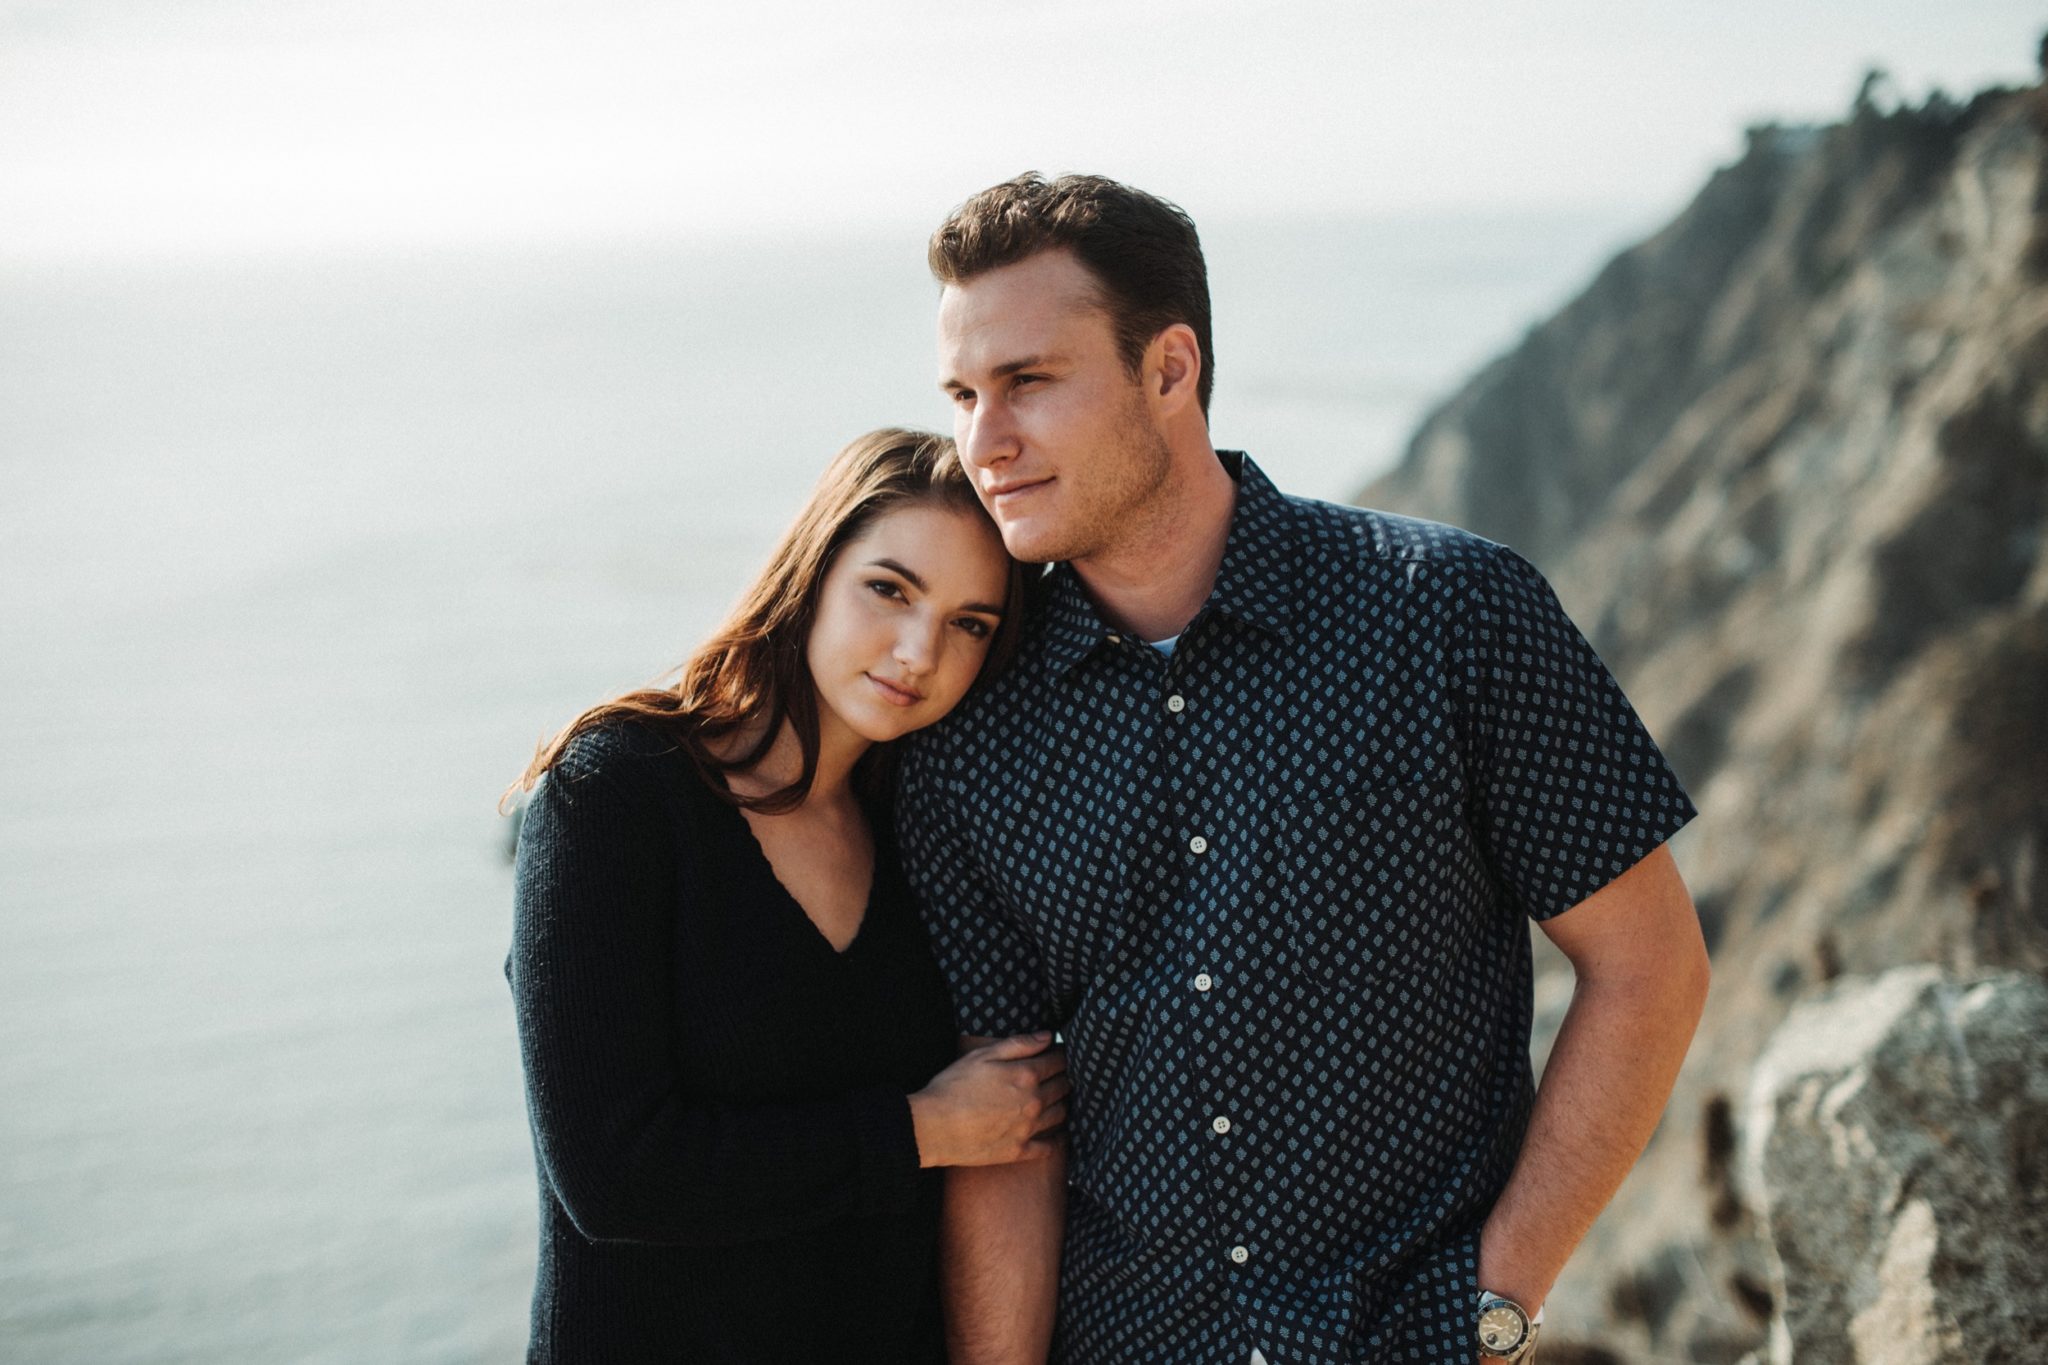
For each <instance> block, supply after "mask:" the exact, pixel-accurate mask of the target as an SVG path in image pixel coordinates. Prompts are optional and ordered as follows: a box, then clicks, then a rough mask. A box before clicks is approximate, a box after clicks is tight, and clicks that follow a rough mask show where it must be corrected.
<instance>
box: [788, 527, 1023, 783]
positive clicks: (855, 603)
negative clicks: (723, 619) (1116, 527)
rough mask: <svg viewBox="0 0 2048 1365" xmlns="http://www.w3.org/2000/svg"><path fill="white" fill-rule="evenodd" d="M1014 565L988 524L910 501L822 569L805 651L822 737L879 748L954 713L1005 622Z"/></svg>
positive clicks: (842, 547) (861, 535) (993, 529)
mask: <svg viewBox="0 0 2048 1365" xmlns="http://www.w3.org/2000/svg"><path fill="white" fill-rule="evenodd" d="M1009 581H1010V562H1009V559H1008V557H1007V556H1006V555H1005V554H1004V552H1003V542H1002V540H1001V538H1000V537H999V536H998V535H997V534H996V529H995V527H994V525H993V524H991V523H990V521H989V519H988V518H987V517H986V516H983V515H982V514H981V513H980V512H979V511H969V510H962V509H958V508H954V507H950V506H947V505H945V504H943V503H939V502H913V503H907V504H905V505H903V506H901V507H897V508H894V509H892V510H890V511H888V512H884V513H883V514H882V515H880V516H878V517H876V518H875V520H874V521H872V522H870V523H869V524H868V527H867V529H866V530H865V531H863V532H862V533H861V534H860V535H859V536H858V537H856V538H855V539H853V540H850V541H848V542H847V543H846V544H845V545H843V546H841V547H840V549H839V553H838V555H837V556H836V557H835V558H834V559H833V561H832V567H831V568H830V569H829V570H827V571H826V574H825V584H824V587H823V589H822V590H821V591H820V593H819V596H818V614H817V618H816V619H815V620H814V621H813V622H812V625H811V638H810V644H809V646H808V648H807V649H806V651H805V658H806V661H807V662H808V663H809V664H810V668H811V677H812V679H813V680H814V681H815V683H816V684H817V689H818V724H819V727H820V729H821V730H822V731H829V730H830V729H832V728H833V727H843V729H844V730H846V731H850V732H851V734H852V735H854V736H858V737H859V738H861V739H864V740H868V741H870V742H872V743H877V744H879V743H882V742H884V741H887V740H892V739H895V738H897V737H898V736H901V735H905V734H908V733H910V732H911V731H912V730H916V729H918V728H920V727H922V726H926V725H930V724H931V723H932V722H933V721H935V720H937V719H939V718H940V717H941V716H943V715H945V714H946V713H947V712H948V711H950V710H952V709H953V707H954V705H955V704H956V703H958V702H959V700H960V698H961V697H962V696H964V695H965V694H966V692H967V689H968V687H969V686H970V685H971V684H972V683H973V682H974V678H975V675H976V674H977V673H979V672H980V671H981V663H982V660H983V659H984V658H986V657H987V655H988V647H989V640H990V638H991V637H992V636H993V635H994V634H995V629H996V625H997V624H998V623H999V622H1000V621H1001V620H1002V611H1003V594H1004V591H1005V590H1006V589H1007V587H1008V586H1009Z"/></svg>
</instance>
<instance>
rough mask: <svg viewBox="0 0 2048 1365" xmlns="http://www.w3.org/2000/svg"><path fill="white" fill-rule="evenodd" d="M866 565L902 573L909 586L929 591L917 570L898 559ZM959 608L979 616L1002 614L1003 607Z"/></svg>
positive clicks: (977, 604) (977, 605)
mask: <svg viewBox="0 0 2048 1365" xmlns="http://www.w3.org/2000/svg"><path fill="white" fill-rule="evenodd" d="M868 566H869V567H870V568H875V569H887V570H888V571H889V572H890V573H895V574H902V575H903V576H904V577H905V578H907V579H909V580H910V586H911V587H913V588H916V589H917V590H918V591H919V592H930V591H931V589H930V588H927V587H926V586H925V582H924V580H923V579H922V578H920V577H918V575H917V571H916V570H915V569H912V568H911V567H910V566H909V565H907V564H904V563H902V562H901V561H899V560H894V559H870V560H869V561H868ZM960 610H962V611H971V612H975V613H977V614H978V615H981V616H996V617H1000V616H1001V615H1002V614H1003V609H1002V608H1001V607H992V606H990V605H989V604H988V603H986V602H969V603H967V604H965V605H964V606H962V607H961V608H960Z"/></svg>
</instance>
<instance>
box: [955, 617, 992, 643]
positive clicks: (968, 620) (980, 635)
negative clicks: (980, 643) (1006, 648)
mask: <svg viewBox="0 0 2048 1365" xmlns="http://www.w3.org/2000/svg"><path fill="white" fill-rule="evenodd" d="M957 624H958V625H959V627H960V629H962V630H964V631H966V632H967V633H968V634H969V635H972V636H973V637H974V638H975V639H977V640H986V639H987V638H988V637H989V636H990V634H992V632H991V631H990V630H989V625H988V622H986V621H984V620H982V619H981V618H980V617H978V616H963V617H961V618H960V620H959V621H958V622H957Z"/></svg>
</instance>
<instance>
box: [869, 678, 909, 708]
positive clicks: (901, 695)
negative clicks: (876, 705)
mask: <svg viewBox="0 0 2048 1365" xmlns="http://www.w3.org/2000/svg"><path fill="white" fill-rule="evenodd" d="M862 676H863V677H865V678H866V679H867V680H868V681H869V682H871V683H873V684H874V685H875V690H876V691H877V692H879V693H881V694H882V700H883V701H886V702H888V703H889V704H890V705H891V706H915V705H917V704H918V703H919V702H921V701H923V700H924V695H923V694H922V693H920V692H913V691H911V690H910V689H909V688H907V687H903V686H901V685H899V684H897V683H892V682H888V681H886V680H884V679H881V678H878V677H876V676H875V675H874V674H872V673H867V674H863V675H862Z"/></svg>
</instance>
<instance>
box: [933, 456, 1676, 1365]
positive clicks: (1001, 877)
mask: <svg viewBox="0 0 2048 1365" xmlns="http://www.w3.org/2000/svg"><path fill="white" fill-rule="evenodd" d="M1222 458H1223V459H1224V461H1225V463H1226V464H1227V465H1228V466H1229V467H1230V468H1231V472H1232V473H1233V475H1235V476H1236V477H1237V479H1238V495H1237V505H1236V510H1235V512H1234V514H1233V519H1232V522H1231V528H1230V535H1229V540H1228V543H1227V546H1226V548H1225V550H1224V555H1223V562H1222V565H1221V568H1220V570H1219V572H1218V574H1217V580H1216V585H1215V589H1214V592H1213V593H1212V594H1211V596H1210V598H1209V601H1208V603H1207V604H1206V605H1205V606H1204V607H1203V609H1202V611H1201V612H1200V614H1199V615H1197V616H1196V617H1195V619H1194V620H1193V621H1192V622H1190V623H1189V625H1188V627H1187V629H1186V630H1185V631H1184V632H1183V633H1182V634H1181V636H1180V638H1179V642H1178V644H1177V646H1176V647H1175V648H1174V650H1173V652H1172V654H1171V656H1170V657H1169V656H1166V655H1163V654H1162V653H1161V652H1160V651H1159V650H1156V649H1153V648H1151V647H1149V646H1148V645H1146V644H1145V643H1144V642H1142V641H1140V640H1136V639H1133V638H1130V637H1129V636H1120V635H1119V634H1117V633H1116V632H1115V631H1114V630H1112V629H1111V628H1110V627H1108V626H1107V625H1105V624H1104V622H1103V620H1102V618H1101V617H1100V615H1098V613H1097V612H1096V609H1095V607H1094V605H1093V604H1092V603H1091V602H1090V600H1089V598H1088V596H1087V594H1086V592H1085V591H1084V590H1083V589H1082V587H1081V584H1080V581H1079V579H1078V578H1077V577H1076V575H1075V574H1074V572H1073V571H1072V569H1071V568H1070V567H1067V566H1060V567H1058V568H1056V569H1054V570H1053V571H1052V573H1051V574H1049V575H1048V576H1047V578H1046V580H1045V582H1044V583H1043V584H1042V585H1041V587H1042V592H1041V594H1040V597H1039V599H1038V600H1037V601H1036V602H1035V604H1034V607H1033V611H1032V616H1031V619H1030V620H1029V622H1028V626H1027V631H1026V636H1025V642H1024V645H1023V647H1022V649H1021V651H1020V653H1019V654H1018V656H1017V658H1016V660H1015V661H1014V662H1013V664H1012V665H1011V667H1010V668H1009V669H1008V671H1007V672H1006V673H1005V674H1004V675H1003V676H1002V677H1001V678H1000V679H998V680H996V681H995V682H994V683H993V684H992V685H991V686H989V687H987V688H985V689H983V690H981V691H980V692H979V693H978V694H977V695H975V696H974V697H972V698H971V699H970V700H969V701H968V702H967V703H966V704H964V705H963V706H962V707H961V708H960V710H959V711H957V712H956V713H955V714H954V715H953V716H951V717H949V718H948V719H947V720H946V721H945V722H944V723H943V724H941V725H940V726H937V727H935V728H933V729H932V730H929V731H926V732H923V733H922V734H921V735H919V736H918V737H917V738H916V739H915V741H914V742H913V743H912V744H911V745H910V746H909V749H908V752H907V753H906V755H905V761H904V767H903V787H902V800H901V804H900V808H899V809H900V821H901V826H902V836H903V845H904V850H905V856H906V859H907V861H908V866H909V869H910V872H911V876H912V881H913V884H914V885H915V887H916V889H917V891H918V894H919V898H920V900H921V902H922V904H923V907H924V911H925V915H926V921H927V924H928V925H929V927H930V929H931V932H932V937H933V940H934V943H935V945H936V948H937V951H938V956H939V962H940V965H941V966H942V968H943V969H944V970H945V972H946V974H947V977H948V979H949V981H950V983H951V986H952V989H953V995H954V1003H955V1009H956V1012H957V1016H958V1023H959V1026H960V1028H961V1030H962V1031H963V1032H965V1033H971V1034H987V1035H995V1034H1006V1033H1016V1032H1022V1031H1026V1030H1031V1029H1037V1028H1046V1027H1057V1028H1060V1029H1062V1030H1064V1032H1065V1035H1066V1041H1067V1048H1068V1066H1069V1071H1070V1075H1071V1077H1072V1080H1073V1082H1074V1095H1073V1102H1072V1116H1071V1124H1070V1134H1071V1149H1070V1157H1069V1165H1068V1179H1069V1182H1070V1191H1069V1200H1068V1224H1067V1239H1066V1253H1065V1259H1064V1262H1063V1268H1062V1272H1061V1285H1060V1311H1059V1321H1058V1327H1057V1330H1056V1334H1055V1335H1056V1347H1055V1354H1056V1356H1057V1358H1059V1359H1061V1360H1064V1361H1067V1362H1072V1363H1073V1365H1098V1363H1099V1365H1121V1363H1122V1362H1134V1361H1155V1360H1157V1361H1176V1362H1194V1363H1200V1365H1206V1362H1215V1365H1245V1362H1246V1361H1247V1360H1248V1359H1249V1358H1250V1356H1251V1352H1252V1349H1253V1348H1254V1347H1256V1348H1258V1349H1259V1350H1260V1351H1262V1352H1263V1353H1264V1355H1265V1357H1266V1359H1267V1360H1269V1361H1271V1362H1273V1365H1295V1363H1296V1362H1344V1361H1401V1360H1421V1361H1458V1362H1461V1365H1469V1362H1470V1361H1471V1360H1472V1359H1473V1358H1474V1355H1475V1346H1474V1342H1475V1338H1474V1335H1473V1332H1474V1325H1473V1324H1474V1304H1475V1302H1476V1290H1477V1280H1476V1276H1477V1262H1478V1251H1477V1247H1478V1230H1479V1227H1480V1224H1481V1223H1482V1222H1483V1221H1484V1219H1485V1217H1486V1214H1487V1212H1488V1210H1489V1209H1490V1208H1491V1207H1492V1204H1493V1201H1494V1199H1495V1198H1496V1197H1497V1196H1498V1194H1499V1193H1500V1190H1501V1187H1502V1186H1503V1185H1504V1184H1505V1183H1506V1180H1507V1177H1508V1174H1509V1171H1510V1170H1511V1168H1512V1166H1513V1164H1514V1160H1515V1156H1516V1153H1517V1151H1518V1150H1519V1147H1520V1144H1521V1140H1522V1133H1523V1129H1524V1126H1525V1123H1526V1121H1527V1117H1528V1111H1529V1104H1530V1100H1531V1097H1532V1095H1533V1089H1534V1086H1533V1081H1532V1077H1531V1074H1530V1065H1529V1027H1530V955H1529V954H1530V947H1529V930H1528V926H1527V923H1526V920H1527V919H1531V918H1533V919H1539V920H1540V919H1543V918H1546V917H1548V916H1551V915H1555V914H1558V913H1560V912H1562V911H1565V910H1568V909H1570V908H1571V907H1572V906H1574V905H1576V904H1578V903H1579V902H1580V901H1582V900H1584V899H1585V898H1586V897H1587V896H1589V895H1591V894H1592V893H1593V892H1595V891H1597V890H1599V889H1600V888H1601V887H1602V886H1604V885H1605V884H1606V883H1608V882H1609V881H1611V880H1613V878H1614V877H1616V876H1617V875H1619V874H1620V873H1621V872H1623V871H1625V870H1627V869H1628V868H1629V867H1631V866H1632V865H1634V864H1635V863H1636V862H1637V861H1638V860H1640V859H1641V858H1643V857H1644V856H1645V855H1647V854H1648V853H1650V852H1651V851H1652V850H1654V849H1655V848H1657V846H1658V845H1660V844H1662V843H1663V842H1664V841H1665V840H1666V839H1668V838H1669V837H1670V836H1671V835H1672V833H1673V832H1675V831H1676V830H1677V829H1678V828H1679V827H1680V826H1681V825H1683V824H1684V823H1685V822H1686V820H1688V819H1689V818H1690V817H1691V815H1692V814H1693V808H1692V805H1691V803H1690V802H1689V801H1688V800H1687V798H1686V795H1685V793H1684V792H1683V791H1682V790H1681V789H1680V787H1679V784H1678V782H1677V780H1676V779H1675V778H1674V777H1673V776H1672V773H1671V771H1670V769H1669V768H1668V767H1667V766H1666V765H1665V763H1664V760H1663V758H1662V757H1661V756H1660V755H1659V753H1658V751H1657V749H1656V746H1655V745H1654V744H1652V743H1651V741H1650V738H1649V736H1648V735H1647V734H1645V733H1644V730H1643V727H1642V725H1641V723H1640V722H1639V721H1638V720H1637V718H1636V715H1635V713H1634V711H1633V710H1632V709H1631V708H1630V706H1629V704H1628V701H1627V699H1626V698H1624V697H1623V696H1622V694H1621V691H1620V689H1619V688H1618V687H1617V686H1616V685H1615V682H1614V680H1613V678H1612V677H1611V676H1610V675H1609V674H1608V672H1607V670H1606V668H1605V667H1603V666H1602V664H1601V662H1600V660H1599V658H1598V656H1596V655H1595V654H1594V652H1593V650H1592V648H1591V647H1590V646H1589V645H1588V644H1587V643H1586V642H1585V640H1584V638H1583V637H1582V636H1581V635H1580V634H1579V632H1578V631H1577V630H1576V629H1575V628H1574V627H1573V626H1572V624H1571V622H1570V621H1569V620H1568V619H1567V618H1566V616H1565V614H1564V612H1563V610H1562V608H1560V607H1559V605H1558V603H1557V599H1556V597H1555V596H1553V595H1552V593H1551V591H1550V589H1549V587H1548V586H1547V585H1546V584H1545V583H1544V581H1543V579H1542V578H1541V577H1540V576H1539V575H1538V574H1537V573H1536V571H1535V570H1534V569H1533V568H1531V567H1530V566H1529V565H1528V563H1527V562H1526V561H1524V560H1523V559H1521V558H1520V557H1518V556H1517V555H1515V554H1514V553H1513V552H1512V551H1509V550H1506V549H1504V548H1502V547H1500V546H1498V545H1495V544H1492V543H1491V542H1488V541H1485V540H1482V539H1480V538H1478V537H1476V536H1473V535H1470V534H1468V533H1466V532H1463V531H1458V530H1454V529H1452V528H1450V527H1447V526H1440V525H1436V524H1433V523H1430V522H1423V521H1415V520H1410V519H1407V518H1402V517H1395V516H1389V515H1385V514H1382V513H1378V512H1371V511H1365V510H1361V509H1358V508H1352V507H1339V506H1334V505H1331V504H1327V503H1320V502H1313V501H1309V500H1306V499H1300V498H1290V497H1287V496H1284V495H1282V494H1281V493H1280V492H1278V491H1277V490H1276V489H1275V488H1274V487H1273V485H1272V484H1271V483H1270V482H1268V481H1267V479H1266V478H1265V477H1264V475H1262V474H1261V473H1260V472H1259V470H1258V468H1257V467H1256V466H1255V465H1253V464H1252V462H1251V461H1250V460H1248V459H1245V458H1244V457H1243V456H1241V455H1239V454H1237V453H1235V452H1226V453H1225V454H1224V455H1223V457H1222Z"/></svg>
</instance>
